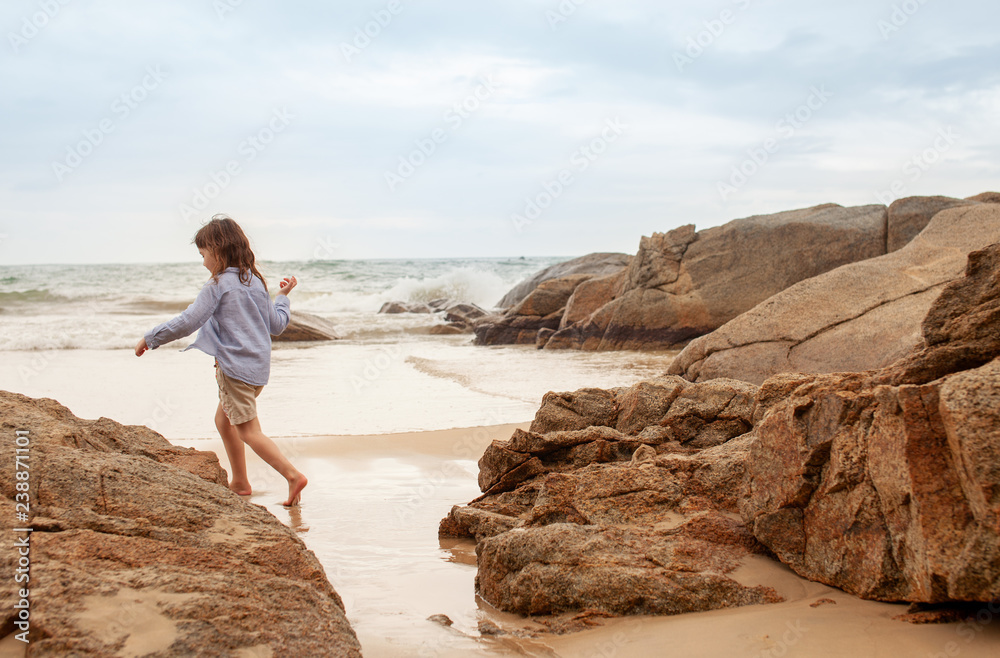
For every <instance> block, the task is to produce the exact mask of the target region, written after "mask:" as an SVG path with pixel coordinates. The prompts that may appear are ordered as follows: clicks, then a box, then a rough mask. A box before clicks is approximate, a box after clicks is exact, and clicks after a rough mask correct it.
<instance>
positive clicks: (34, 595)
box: [0, 391, 361, 656]
mask: <svg viewBox="0 0 1000 658" xmlns="http://www.w3.org/2000/svg"><path fill="white" fill-rule="evenodd" d="M15 429H25V430H27V431H28V432H29V435H28V436H29V440H30V442H31V443H30V453H29V454H30V459H31V462H30V463H31V470H30V474H31V479H30V481H31V483H32V489H31V491H30V503H31V512H32V515H33V518H32V520H31V521H30V522H28V524H27V525H29V527H33V528H35V532H33V533H32V534H31V535H30V537H31V539H30V542H31V549H30V550H31V588H30V589H31V633H32V635H31V638H32V642H31V645H30V646H31V652H32V653H33V654H34V653H37V654H38V655H100V656H126V655H140V654H142V655H146V654H147V653H156V654H158V655H238V654H240V653H241V652H242V653H245V654H247V655H249V654H250V653H254V654H255V655H256V653H257V652H259V653H260V655H265V654H267V655H270V654H271V653H272V652H273V653H274V654H275V655H278V654H287V655H331V654H336V655H344V656H360V655H361V649H360V645H359V644H358V641H357V638H356V637H355V635H354V631H353V630H352V629H351V627H350V625H349V624H348V622H347V619H346V618H345V616H344V607H343V604H342V602H341V600H340V597H339V596H338V595H337V593H336V592H335V591H334V589H333V587H332V586H331V585H330V583H329V581H328V580H327V579H326V575H325V573H324V571H323V567H322V565H321V564H320V563H319V561H318V560H317V559H316V556H315V555H314V554H313V553H312V551H310V550H308V549H307V548H306V547H305V545H304V544H303V543H302V541H301V540H300V539H299V538H298V537H297V536H296V535H295V533H294V532H293V531H292V530H291V529H289V528H288V527H286V526H284V525H282V524H281V523H280V522H279V521H278V520H277V519H276V518H274V517H273V516H272V515H271V514H270V513H268V512H267V511H266V510H265V509H264V508H262V507H260V506H257V505H253V504H250V503H248V502H245V501H243V500H242V499H241V498H240V497H239V496H237V495H236V494H235V493H233V492H231V491H230V490H229V489H228V488H227V487H226V486H225V483H226V474H225V472H224V471H223V470H222V469H221V468H220V467H219V464H218V460H217V458H216V457H215V455H214V454H212V453H204V452H199V451H196V450H186V449H182V448H177V447H174V446H171V445H170V444H169V443H168V442H167V441H166V440H165V439H164V438H163V437H162V436H160V435H159V434H157V433H156V432H153V431H152V430H149V429H147V428H145V427H137V426H123V425H119V424H118V423H115V422H114V421H111V420H108V419H106V418H102V419H100V420H96V421H90V420H81V419H79V418H76V417H75V416H74V415H73V414H72V413H70V411H69V410H68V409H66V408H65V407H63V406H62V405H60V404H58V403H57V402H55V401H53V400H45V399H41V400H36V399H32V398H28V397H25V396H22V395H18V394H14V393H8V392H3V391H0V430H2V432H3V433H4V435H6V436H9V437H13V435H14V431H15ZM0 459H3V461H4V463H7V464H14V461H15V460H14V442H13V440H6V441H3V442H0ZM187 469H190V471H192V472H189V470H187ZM194 473H196V474H194ZM14 482H15V480H14V478H3V479H2V480H0V492H2V494H3V495H2V497H0V505H2V506H3V508H4V511H5V513H6V517H5V518H6V519H12V518H13V515H14V500H13V499H14V496H15V487H14ZM5 523H7V521H5ZM8 530H9V527H8ZM2 556H3V557H2V562H3V566H4V568H5V569H7V570H8V572H13V568H14V567H13V562H12V560H13V552H12V551H5V552H3V553H2ZM5 582H6V583H7V585H5V587H4V588H3V590H2V591H3V597H2V598H3V600H4V601H5V602H8V603H10V602H11V601H12V597H13V594H14V592H13V588H14V581H13V579H7V580H6V581H5ZM14 612H15V610H14V608H13V606H12V603H11V605H4V608H3V612H2V613H0V614H2V615H3V625H4V627H5V628H7V629H13V628H14V618H13V616H14ZM303 628H308V629H309V632H308V633H303V632H302V629H303Z"/></svg>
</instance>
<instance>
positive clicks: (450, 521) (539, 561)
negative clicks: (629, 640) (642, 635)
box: [439, 377, 780, 615]
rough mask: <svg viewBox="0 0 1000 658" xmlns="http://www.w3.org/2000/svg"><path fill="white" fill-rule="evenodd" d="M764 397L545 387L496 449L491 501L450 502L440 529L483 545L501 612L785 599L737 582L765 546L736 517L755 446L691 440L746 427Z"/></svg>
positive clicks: (656, 383) (489, 478) (625, 610)
mask: <svg viewBox="0 0 1000 658" xmlns="http://www.w3.org/2000/svg"><path fill="white" fill-rule="evenodd" d="M754 392H755V387H753V386H750V385H748V384H745V383H742V382H733V381H721V382H707V383H705V384H692V383H690V382H687V381H685V380H683V379H681V378H679V377H664V378H660V379H656V380H652V381H649V382H642V383H640V384H637V385H635V386H632V387H629V388H623V389H616V390H613V391H604V390H601V389H582V390H580V391H575V392H573V393H549V394H547V395H546V396H545V398H544V400H543V403H542V406H541V408H540V409H539V411H538V413H537V414H536V417H535V421H534V422H533V423H532V425H531V427H530V428H529V430H528V431H525V430H520V429H518V430H515V432H514V433H513V435H512V436H511V438H510V439H509V440H507V441H494V442H493V444H492V445H491V446H489V447H488V448H487V449H486V451H485V453H484V454H483V457H482V459H480V462H479V466H480V481H479V484H480V488H481V489H482V490H483V491H484V495H483V496H482V497H480V498H478V499H476V500H475V501H473V502H472V503H470V504H469V505H466V506H455V507H453V508H452V510H451V512H450V513H449V515H448V516H447V517H446V518H445V519H443V520H442V522H441V525H440V528H439V533H440V534H441V535H442V536H458V537H474V538H475V539H476V541H477V548H476V553H477V556H478V568H479V573H478V576H477V589H478V591H479V593H480V595H481V596H483V597H484V598H485V599H486V600H488V601H489V602H490V603H491V604H493V605H495V606H497V607H499V608H500V609H502V610H505V611H510V612H518V613H521V614H550V613H556V612H563V611H580V610H584V611H592V612H597V613H602V614H612V615H621V614H677V613H681V612H692V611H699V610H709V609H715V608H720V607H729V606H736V605H748V604H754V603H767V602H774V601H778V600H780V597H778V596H777V594H776V593H775V592H773V591H772V590H770V589H768V588H766V587H748V586H744V585H741V584H739V583H738V582H736V581H735V580H733V579H732V578H731V577H730V576H729V575H728V574H729V573H730V572H732V571H733V570H734V569H735V568H737V567H738V566H739V565H740V564H741V563H742V561H743V560H744V559H745V558H746V557H747V556H749V555H751V554H754V553H760V552H762V551H763V550H764V549H763V547H762V546H761V545H760V544H758V542H756V541H755V540H754V539H753V537H751V536H750V535H749V533H748V532H747V530H746V529H745V528H744V527H743V525H742V523H740V522H739V521H738V520H737V519H736V518H735V517H736V513H737V510H738V501H737V494H738V487H734V486H733V483H734V482H740V481H741V480H742V479H743V476H744V463H745V461H746V459H747V456H748V455H749V448H750V441H749V439H748V438H746V437H741V438H734V439H733V440H730V441H727V442H725V443H720V444H719V445H716V446H714V447H712V448H708V449H703V450H699V449H696V448H687V447H685V446H684V445H682V441H688V442H689V441H690V440H691V438H693V437H697V436H700V434H699V430H700V429H701V428H702V427H704V426H711V425H713V424H714V423H716V422H718V421H722V420H725V419H727V418H734V419H737V420H739V421H740V423H742V426H744V427H748V426H749V422H750V421H751V419H752V417H753V414H754V406H753V400H754ZM695 417H698V418H699V419H700V425H698V427H694V428H693V429H692V428H691V427H688V426H687V422H688V421H689V420H690V419H692V418H695ZM616 426H617V427H618V428H620V429H616ZM620 430H625V431H626V432H628V433H624V432H623V431H620ZM650 430H660V431H659V432H657V431H653V432H651V431H650ZM666 435H669V438H667V436H666Z"/></svg>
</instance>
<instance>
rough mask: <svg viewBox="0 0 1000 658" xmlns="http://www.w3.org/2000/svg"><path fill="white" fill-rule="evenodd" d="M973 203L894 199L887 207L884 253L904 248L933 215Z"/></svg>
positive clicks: (934, 198) (944, 198)
mask: <svg viewBox="0 0 1000 658" xmlns="http://www.w3.org/2000/svg"><path fill="white" fill-rule="evenodd" d="M973 203H974V202H972V201H966V200H964V199H953V198H951V197H947V196H911V197H906V198H904V199H896V200H895V201H893V202H892V203H891V204H890V205H889V224H888V226H889V228H888V236H887V238H886V252H891V251H896V250H897V249H899V248H900V247H903V246H905V245H906V244H908V243H909V242H910V240H912V239H913V238H915V237H916V236H917V234H918V233H920V232H921V231H922V230H924V227H925V226H927V224H928V223H930V221H931V219H932V218H933V217H934V215H936V214H938V213H939V212H941V211H942V210H947V209H948V208H953V207H955V206H970V205H972V204H973Z"/></svg>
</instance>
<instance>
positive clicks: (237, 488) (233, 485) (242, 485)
mask: <svg viewBox="0 0 1000 658" xmlns="http://www.w3.org/2000/svg"><path fill="white" fill-rule="evenodd" d="M229 488H230V489H231V490H232V491H234V492H235V493H238V494H239V495H241V496H249V495H250V494H252V493H253V489H251V488H250V483H249V482H235V481H233V482H230V483H229Z"/></svg>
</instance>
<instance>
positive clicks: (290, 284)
mask: <svg viewBox="0 0 1000 658" xmlns="http://www.w3.org/2000/svg"><path fill="white" fill-rule="evenodd" d="M298 284H299V281H298V279H296V278H295V277H294V276H293V277H288V278H285V279H282V280H281V283H280V284H279V285H278V296H277V297H275V298H274V303H273V304H271V317H270V318H268V320H269V322H270V323H271V335H272V336H277V335H278V334H280V333H281V332H282V331H284V330H285V327H287V326H288V322H289V320H291V317H292V309H291V303H290V302H289V301H288V293H290V292H291V291H292V289H293V288H294V287H295V286H297V285H298ZM282 297H284V299H282Z"/></svg>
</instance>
